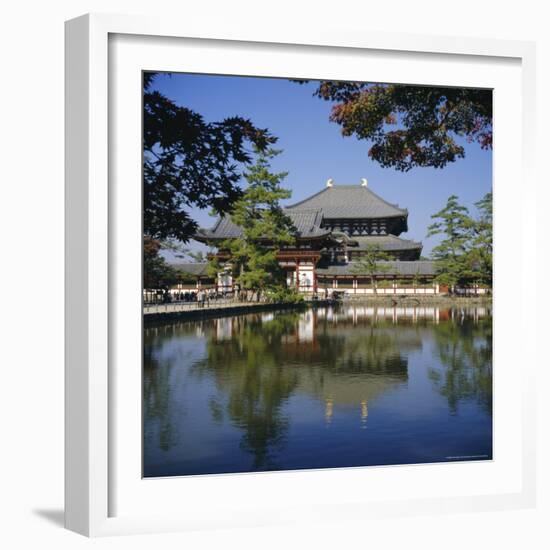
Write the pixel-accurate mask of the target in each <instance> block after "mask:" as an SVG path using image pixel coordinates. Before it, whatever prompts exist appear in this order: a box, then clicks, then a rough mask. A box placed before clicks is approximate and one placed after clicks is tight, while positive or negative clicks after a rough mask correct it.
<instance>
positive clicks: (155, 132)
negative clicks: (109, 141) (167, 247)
mask: <svg viewBox="0 0 550 550" xmlns="http://www.w3.org/2000/svg"><path fill="white" fill-rule="evenodd" d="M154 77H155V73H145V74H144V82H143V84H144V93H143V105H144V116H143V148H144V158H143V162H144V166H143V228H144V234H145V235H146V236H147V237H151V238H154V239H158V240H166V239H177V240H179V241H182V242H186V241H188V240H189V238H190V237H191V236H192V235H193V234H194V232H195V231H196V229H197V225H196V222H195V221H194V220H193V219H192V218H191V216H190V214H189V210H190V209H193V208H213V209H214V210H215V211H216V212H218V213H220V214H222V213H224V212H227V211H229V209H230V208H231V206H232V205H233V203H234V202H235V200H237V199H238V198H239V197H240V196H241V190H240V188H239V186H238V182H239V179H240V177H241V170H240V169H239V166H242V165H244V164H246V163H249V162H250V160H251V155H250V150H249V147H248V146H251V145H252V146H254V147H256V148H257V149H259V150H265V149H266V148H267V147H268V145H269V144H271V143H274V142H275V138H274V137H273V136H271V135H270V134H269V132H268V131H267V130H266V129H260V128H257V127H256V126H254V124H253V123H252V122H251V121H250V120H248V119H245V118H242V117H230V118H226V119H224V120H222V121H220V122H206V121H205V120H204V118H203V117H202V116H201V115H200V114H199V113H196V112H194V111H192V110H191V109H188V108H187V107H183V106H180V105H177V104H176V103H174V102H173V101H171V100H170V99H169V98H167V97H166V96H164V95H163V94H161V93H160V92H158V91H156V90H153V89H152V82H153V80H154Z"/></svg>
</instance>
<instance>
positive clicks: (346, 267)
mask: <svg viewBox="0 0 550 550" xmlns="http://www.w3.org/2000/svg"><path fill="white" fill-rule="evenodd" d="M378 263H380V264H383V265H386V266H388V267H389V270H387V271H385V270H382V271H380V272H379V273H378V275H409V276H413V275H420V276H425V275H435V274H436V269H435V262H433V261H430V260H418V261H397V260H396V261H389V262H378ZM356 266H357V264H356V263H355V262H350V263H348V264H334V265H328V266H326V267H318V268H317V274H318V275H352V276H353V275H361V273H360V272H358V271H356V269H357V267H356ZM365 275H367V274H366V273H365Z"/></svg>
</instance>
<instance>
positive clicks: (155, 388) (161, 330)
mask: <svg viewBox="0 0 550 550" xmlns="http://www.w3.org/2000/svg"><path fill="white" fill-rule="evenodd" d="M202 326H203V323H202V322H198V323H193V324H192V323H176V324H170V325H167V324H164V325H162V324H161V325H159V326H151V327H147V328H145V330H144V331H143V411H144V415H145V421H146V422H147V423H151V422H153V421H154V420H156V421H157V422H158V427H159V429H158V436H159V443H158V445H159V447H160V448H161V449H162V450H163V451H168V450H169V449H170V448H172V447H173V446H174V445H176V444H177V439H178V434H177V432H176V429H177V423H176V427H175V426H174V423H173V421H172V415H171V413H173V412H174V411H173V410H172V408H173V403H172V393H173V390H174V379H173V378H172V372H173V367H174V366H177V364H178V362H179V361H180V360H181V358H180V357H177V356H175V357H172V358H167V357H164V358H162V359H160V358H161V357H162V351H163V348H164V346H165V345H166V344H167V343H169V342H171V341H173V340H174V339H175V338H178V337H180V338H181V337H189V336H192V335H194V334H196V332H197V330H200V329H201V328H202ZM181 413H182V411H181V410H179V411H178V414H181ZM151 436H152V433H147V431H145V433H144V437H151Z"/></svg>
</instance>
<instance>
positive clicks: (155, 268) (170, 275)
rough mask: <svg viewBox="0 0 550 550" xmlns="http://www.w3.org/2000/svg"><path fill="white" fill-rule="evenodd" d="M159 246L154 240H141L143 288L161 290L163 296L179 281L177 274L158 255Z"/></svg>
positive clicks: (146, 238)
mask: <svg viewBox="0 0 550 550" xmlns="http://www.w3.org/2000/svg"><path fill="white" fill-rule="evenodd" d="M160 248H161V244H160V242H159V241H157V240H155V239H151V238H148V237H145V238H144V239H143V288H149V289H157V290H162V291H163V292H164V293H165V294H166V292H167V290H168V289H169V287H170V286H172V285H174V284H176V283H177V282H178V280H179V278H180V277H179V274H178V272H177V271H176V270H175V269H174V268H172V267H171V266H170V265H168V263H167V262H166V260H165V259H164V258H163V257H162V256H160V255H159V251H160Z"/></svg>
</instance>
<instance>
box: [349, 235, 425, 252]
mask: <svg viewBox="0 0 550 550" xmlns="http://www.w3.org/2000/svg"><path fill="white" fill-rule="evenodd" d="M348 246H349V247H350V248H352V250H366V249H367V248H368V247H369V246H379V247H380V250H383V251H392V250H416V249H419V250H421V249H422V243H419V242H416V241H411V240H408V239H401V238H399V237H396V236H395V235H368V236H358V237H350V240H349V242H348Z"/></svg>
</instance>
